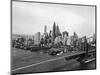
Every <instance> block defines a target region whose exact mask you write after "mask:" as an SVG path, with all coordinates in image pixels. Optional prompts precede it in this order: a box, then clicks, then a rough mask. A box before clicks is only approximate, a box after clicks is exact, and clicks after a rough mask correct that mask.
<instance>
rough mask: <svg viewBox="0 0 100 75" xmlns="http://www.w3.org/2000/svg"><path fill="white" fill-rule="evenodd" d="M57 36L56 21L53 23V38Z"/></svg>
mask: <svg viewBox="0 0 100 75" xmlns="http://www.w3.org/2000/svg"><path fill="white" fill-rule="evenodd" d="M55 38H56V23H55V22H54V24H53V40H54V39H55Z"/></svg>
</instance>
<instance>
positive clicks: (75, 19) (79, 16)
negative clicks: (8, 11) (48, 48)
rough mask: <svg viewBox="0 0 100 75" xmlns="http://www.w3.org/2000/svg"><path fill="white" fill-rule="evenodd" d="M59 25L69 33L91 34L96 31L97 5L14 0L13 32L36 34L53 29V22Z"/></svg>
mask: <svg viewBox="0 0 100 75" xmlns="http://www.w3.org/2000/svg"><path fill="white" fill-rule="evenodd" d="M54 22H55V23H56V24H58V25H59V29H60V31H61V32H63V31H68V32H69V35H73V32H76V33H77V34H78V36H79V37H82V36H85V35H86V36H91V35H93V33H95V7H93V6H92V7H91V6H76V5H67V4H66V5H61V4H46V3H30V2H16V1H13V2H12V33H13V34H26V35H34V34H35V33H37V32H41V34H43V32H44V26H45V25H47V32H49V31H50V30H52V27H53V23H54Z"/></svg>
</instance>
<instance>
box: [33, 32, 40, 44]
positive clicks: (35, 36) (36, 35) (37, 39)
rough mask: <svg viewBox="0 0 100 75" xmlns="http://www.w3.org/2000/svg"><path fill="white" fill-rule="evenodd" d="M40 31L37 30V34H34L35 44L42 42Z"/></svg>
mask: <svg viewBox="0 0 100 75" xmlns="http://www.w3.org/2000/svg"><path fill="white" fill-rule="evenodd" d="M40 36H41V35H40V32H37V33H36V34H35V35H34V45H39V44H40V40H41V37H40Z"/></svg>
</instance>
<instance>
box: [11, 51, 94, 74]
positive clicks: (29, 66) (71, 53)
mask: <svg viewBox="0 0 100 75" xmlns="http://www.w3.org/2000/svg"><path fill="white" fill-rule="evenodd" d="M94 51H95V50H94V49H93V50H90V51H88V52H89V53H90V52H94ZM85 53H86V51H73V52H68V53H62V54H61V55H56V56H55V57H52V58H48V59H45V60H44V59H43V60H41V61H39V62H36V63H33V64H30V65H27V66H23V67H19V68H16V69H13V70H11V72H12V73H20V71H21V70H25V69H28V68H31V67H36V66H38V65H42V64H45V63H48V62H51V61H56V60H60V59H63V58H70V57H73V56H78V55H81V54H85Z"/></svg>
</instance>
